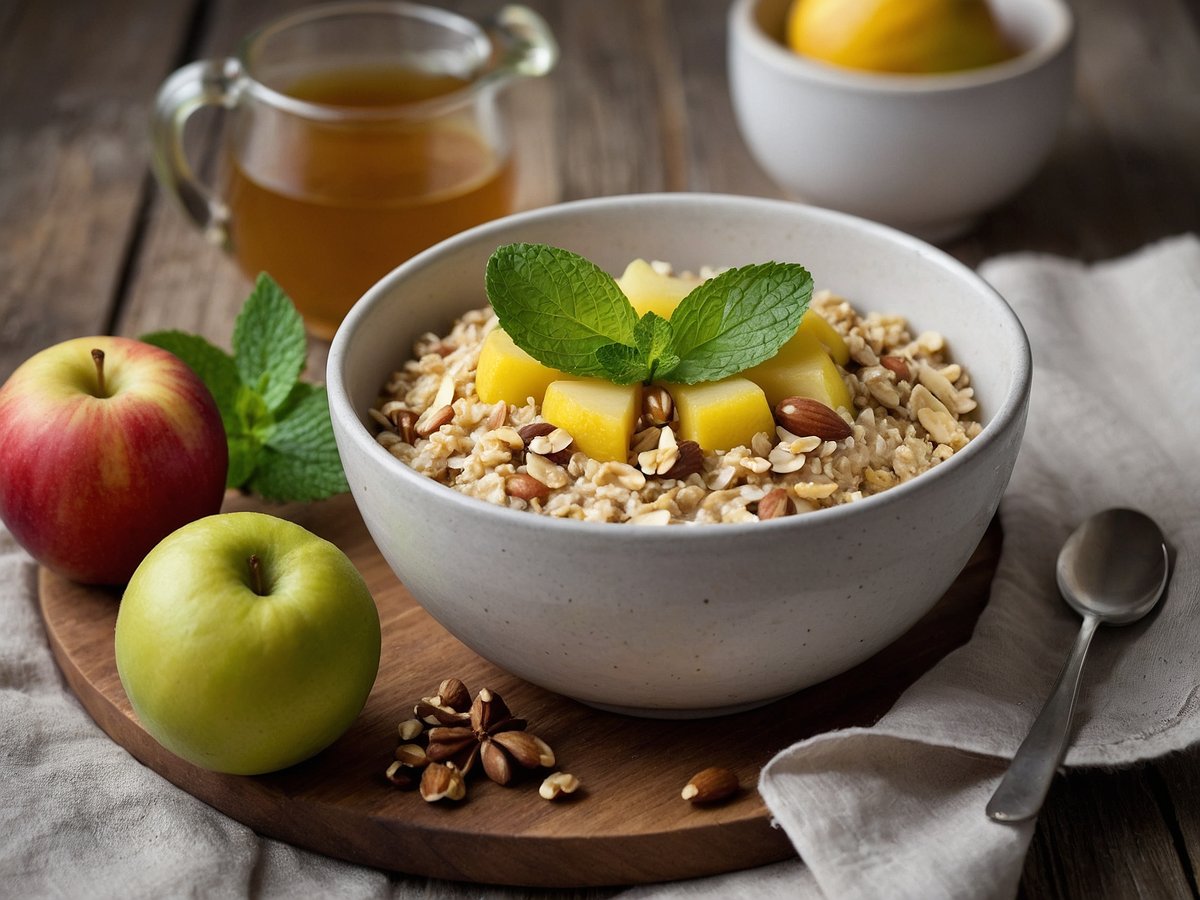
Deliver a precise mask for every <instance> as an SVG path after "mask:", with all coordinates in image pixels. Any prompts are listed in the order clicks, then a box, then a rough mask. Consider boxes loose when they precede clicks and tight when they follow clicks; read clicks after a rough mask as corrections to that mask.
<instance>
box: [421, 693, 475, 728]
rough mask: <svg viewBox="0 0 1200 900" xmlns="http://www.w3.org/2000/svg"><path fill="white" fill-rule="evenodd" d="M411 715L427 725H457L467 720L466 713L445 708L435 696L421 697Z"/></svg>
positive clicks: (439, 698)
mask: <svg viewBox="0 0 1200 900" xmlns="http://www.w3.org/2000/svg"><path fill="white" fill-rule="evenodd" d="M413 715H414V716H416V717H417V718H418V719H420V720H421V721H422V722H425V723H426V724H427V725H459V724H461V723H464V722H466V721H467V719H468V714H467V713H465V712H462V711H461V710H457V709H452V708H451V707H449V706H445V705H444V704H443V703H442V698H441V697H439V696H437V695H435V696H433V697H422V698H421V700H420V702H418V703H417V705H416V706H414V707H413Z"/></svg>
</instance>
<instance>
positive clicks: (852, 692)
mask: <svg viewBox="0 0 1200 900" xmlns="http://www.w3.org/2000/svg"><path fill="white" fill-rule="evenodd" d="M226 508H227V510H229V509H238V508H257V504H254V503H253V502H251V501H247V500H245V499H243V498H240V497H236V496H232V497H231V499H230V500H229V501H227V507H226ZM272 511H273V512H277V513H280V512H281V513H283V514H285V515H287V516H288V517H289V518H293V519H294V520H296V521H298V522H300V523H301V524H303V525H305V526H306V527H309V528H310V529H311V530H313V531H315V532H317V533H318V534H321V535H322V536H324V537H326V538H328V539H329V540H332V541H334V543H336V544H338V545H339V546H340V547H342V549H343V550H345V551H346V552H347V553H348V554H349V555H350V556H351V558H352V559H353V560H354V562H355V564H356V565H357V566H358V568H359V570H360V571H361V572H362V573H363V576H364V578H365V579H366V580H367V584H368V585H369V587H370V588H371V591H372V594H373V596H374V597H375V599H376V603H377V605H378V607H379V610H380V618H381V622H382V626H383V635H384V639H383V640H384V653H383V660H382V663H381V666H380V672H379V676H378V679H377V681H376V684H375V688H374V690H373V691H372V693H371V696H370V698H369V699H368V701H367V705H366V708H365V709H364V710H363V712H362V715H361V716H360V717H359V718H358V720H357V721H356V723H355V724H354V726H353V727H352V728H351V729H350V731H349V732H348V733H347V734H346V735H345V736H344V737H343V738H342V739H340V740H339V741H337V742H336V743H335V744H334V745H333V746H332V747H330V748H329V749H328V750H326V751H325V752H323V753H321V754H319V755H318V756H317V757H315V758H314V759H312V760H310V761H309V762H306V763H303V764H301V765H299V766H295V767H293V768H291V769H288V770H286V771H283V772H279V773H275V774H272V775H266V776H261V777H256V778H244V777H235V776H226V775H219V774H216V773H212V772H207V771H204V770H201V769H198V768H196V767H195V766H192V765H191V764H189V763H186V762H184V761H183V760H181V759H179V758H178V757H175V756H173V755H172V754H170V753H169V752H167V751H166V750H164V749H163V748H162V747H160V746H159V745H158V744H157V743H156V742H155V741H154V740H153V739H152V738H151V737H150V736H149V735H148V734H146V732H144V731H143V730H142V729H141V728H140V726H139V725H138V724H137V722H136V719H135V717H134V715H133V713H132V710H131V709H130V706H129V703H128V700H127V698H126V697H125V694H124V691H123V690H122V688H121V684H120V680H119V678H118V676H117V672H116V664H115V661H114V658H113V645H112V634H113V627H114V624H115V620H116V610H117V603H118V599H119V598H118V597H117V595H116V593H115V592H113V591H108V590H102V589H95V588H88V587H84V586H81V585H77V584H74V583H72V582H69V581H66V580H64V579H61V578H59V577H57V576H54V575H51V574H50V573H48V572H46V571H43V572H42V573H41V577H40V583H39V586H40V598H41V608H42V613H43V617H44V619H45V623H46V629H47V632H48V634H49V637H50V644H51V647H52V649H53V651H54V654H55V657H56V658H57V660H58V662H59V665H60V667H61V668H62V670H63V672H64V674H65V676H66V678H67V682H68V683H69V684H70V686H71V688H72V690H74V691H75V693H76V694H77V695H78V696H79V698H80V700H81V701H82V702H83V705H84V706H85V707H86V708H87V710H88V712H89V713H90V714H91V715H92V717H93V718H94V719H95V720H96V721H97V722H98V723H99V724H100V726H101V727H102V728H103V729H104V730H105V731H106V732H107V733H108V734H109V735H111V736H112V737H113V739H114V740H116V741H117V742H118V743H120V744H122V745H123V746H124V747H126V748H127V749H128V750H129V751H130V752H131V753H132V754H133V755H134V756H135V757H137V758H138V759H139V760H141V761H142V762H143V763H145V764H146V765H148V766H150V767H151V768H152V769H154V770H155V771H157V772H159V773H161V774H162V775H164V776H165V777H166V778H167V779H169V780H170V781H172V782H174V783H175V784H177V785H179V786H180V787H182V788H183V789H184V790H186V791H188V792H189V793H192V794H194V795H195V796H197V797H199V798H200V799H202V800H204V801H205V802H207V803H209V804H211V805H212V806H214V807H216V808H217V809H220V810H222V811H223V812H225V813H227V814H229V815H230V816H232V817H233V818H235V819H237V820H239V821H241V822H244V823H245V824H247V825H249V826H250V827H252V828H253V829H254V830H255V831H258V832H260V833H262V834H266V835H270V836H273V837H278V838H280V839H282V840H286V841H289V842H291V843H294V844H297V845H298V846H301V847H307V848H309V849H313V850H317V851H320V852H322V853H326V854H329V855H331V856H336V857H340V858H342V859H347V860H351V861H354V862H359V863H364V864H367V865H371V866H376V867H379V868H383V869H395V870H400V871H405V872H410V873H415V874H421V875H430V876H435V877H439V878H451V879H457V880H467V881H481V882H489V883H500V884H523V885H557V886H575V887H580V886H592V885H608V884H631V883H641V882H651V881H662V880H672V879H678V878H687V877H694V876H700V875H708V874H715V873H718V872H723V871H729V870H732V869H739V868H747V867H750V866H756V865H761V864H763V863H767V862H771V861H774V860H779V859H785V858H787V857H789V856H791V855H792V854H793V850H792V848H791V845H790V843H789V842H788V840H787V838H786V837H785V836H784V834H783V833H782V832H781V831H779V830H776V829H773V828H772V827H771V825H770V820H769V814H768V813H767V810H766V808H765V806H764V805H763V803H762V800H761V799H760V798H759V796H758V794H757V792H756V791H755V789H754V786H755V784H756V783H757V778H758V773H759V770H760V769H761V767H762V766H763V765H764V764H765V763H766V762H767V761H768V760H769V759H770V758H771V757H772V756H773V755H774V754H775V753H776V752H778V751H779V750H781V749H783V748H784V747H786V746H788V745H789V744H791V743H793V742H795V741H796V740H799V739H801V738H804V737H807V736H809V735H812V734H816V733H819V732H823V731H827V730H829V729H831V728H840V727H847V726H851V725H868V724H871V723H873V722H874V721H876V720H877V719H878V718H879V716H881V715H882V714H883V713H884V712H885V711H886V710H887V709H888V708H889V707H890V706H891V704H892V703H893V702H894V700H895V698H896V697H897V696H898V695H899V693H900V691H902V690H903V689H904V688H905V687H906V686H907V685H908V684H909V683H911V682H912V681H913V680H914V679H915V678H916V677H917V676H919V675H920V674H921V673H923V672H924V671H926V670H927V669H928V668H929V667H930V666H931V665H932V664H933V663H934V662H936V661H937V660H938V659H940V658H941V657H942V656H943V655H944V654H945V653H947V652H948V651H949V650H950V649H952V648H953V647H955V646H958V645H959V644H961V643H963V642H964V641H965V640H966V639H967V637H968V636H969V635H970V632H971V629H972V627H973V625H974V622H975V619H976V618H977V617H978V615H979V612H980V611H981V609H982V607H983V605H984V603H985V602H986V598H987V591H988V585H989V583H990V580H991V575H992V572H993V570H994V567H995V562H996V560H997V558H998V556H999V546H1000V536H999V529H998V526H996V525H993V526H992V528H991V529H990V530H989V531H988V533H987V535H986V536H985V539H984V541H983V542H982V543H981V545H980V547H979V549H978V550H977V551H976V553H975V555H974V557H973V558H972V560H971V562H970V563H969V564H968V566H967V568H966V570H965V571H964V572H963V574H962V575H961V576H960V578H959V580H958V581H957V582H956V583H955V585H954V586H953V587H952V588H951V590H950V591H949V592H948V593H947V595H946V596H945V597H943V598H942V599H941V600H940V601H939V603H938V604H937V605H936V606H935V607H934V609H933V610H932V611H931V612H930V613H929V615H927V616H926V617H925V618H924V619H922V620H921V622H919V623H918V624H917V625H916V626H914V627H913V629H912V630H911V631H910V632H909V633H908V634H906V635H905V636H904V637H902V638H901V639H900V640H898V641H897V642H896V643H894V644H893V645H892V646H890V647H888V648H887V649H885V650H884V651H883V652H882V653H880V654H879V655H878V656H876V657H874V658H873V659H871V660H869V661H867V662H866V663H864V664H862V665H860V666H858V667H857V668H855V669H853V670H851V671H850V672H847V673H846V674H844V675H842V676H839V677H838V678H835V679H832V680H831V681H828V682H825V683H824V684H820V685H817V686H816V687H813V688H810V689H809V690H806V691H802V692H800V693H798V694H796V695H794V696H792V697H789V698H787V699H785V700H782V701H779V702H777V703H774V704H771V705H770V706H767V707H763V708H761V709H758V710H753V711H751V712H747V713H742V714H739V715H734V716H727V717H724V718H721V719H716V720H712V719H710V720H700V721H690V722H688V721H684V722H679V721H652V720H644V719H634V718H629V717H625V716H618V715H613V714H610V713H605V712H600V711H598V710H595V709H592V708H590V707H586V706H583V705H582V704H579V703H575V702H573V701H571V700H568V699H566V698H563V697H560V696H557V695H554V694H550V693H548V692H546V691H543V690H540V689H539V688H536V687H534V686H533V685H530V684H527V683H525V682H522V681H520V680H518V679H516V678H514V677H513V676H511V675H508V674H506V673H504V672H502V671H501V670H499V669H497V668H495V667H493V666H492V665H490V664H489V663H487V662H486V661H484V660H483V659H481V658H479V657H478V656H476V655H475V654H474V653H472V652H471V651H470V650H468V649H467V648H465V647H464V646H463V645H462V644H460V643H459V642H458V641H456V640H455V639H454V638H452V637H451V636H450V635H449V634H448V633H446V632H445V631H444V630H443V629H442V628H441V627H440V626H439V625H437V624H436V623H435V622H434V621H433V620H432V619H431V618H430V617H429V616H428V615H427V614H425V612H424V611H423V610H422V609H421V608H420V607H419V606H417V605H416V603H415V602H414V601H413V599H412V597H411V596H410V595H409V594H408V592H407V591H405V590H404V588H403V587H402V586H401V585H400V584H399V582H397V581H396V579H395V577H394V576H393V575H392V574H391V572H390V570H389V569H388V568H387V565H386V564H385V563H384V561H383V559H382V557H380V556H379V554H378V553H377V552H376V550H375V548H374V546H373V544H372V543H371V540H370V537H369V536H368V535H367V533H366V529H365V528H364V527H363V525H362V522H361V520H360V519H359V517H358V514H357V512H356V510H355V508H354V505H353V503H352V502H351V500H350V498H349V497H346V496H343V497H341V498H339V499H336V500H333V501H329V502H326V503H322V504H313V505H308V506H295V507H288V508H286V509H283V510H280V509H278V508H273V509H272ZM450 675H454V676H457V677H459V678H462V679H463V680H464V681H465V682H466V683H467V685H468V686H469V687H471V688H472V689H473V690H478V689H479V688H482V687H489V688H491V689H493V690H495V691H497V692H498V693H500V694H501V695H502V696H503V697H504V698H505V700H506V701H507V702H508V704H509V705H510V707H511V708H512V709H513V711H514V712H515V713H516V714H517V715H521V716H523V717H525V718H528V719H529V720H530V723H531V726H530V727H531V730H533V731H534V732H535V733H536V734H538V735H539V736H541V737H542V738H543V739H545V740H546V741H547V742H549V743H550V745H551V746H552V747H554V748H555V752H556V754H557V756H558V760H559V766H558V767H559V768H561V769H563V770H565V771H569V772H572V773H573V774H575V775H577V776H578V777H579V778H580V779H581V780H582V781H583V783H584V786H585V787H584V790H583V791H582V792H581V793H578V794H576V795H574V796H573V797H572V798H570V799H569V800H568V801H567V802H564V803H553V804H551V803H547V802H545V801H543V800H541V799H540V798H539V797H538V796H537V793H536V788H537V784H538V780H537V779H536V778H533V779H526V781H525V782H524V783H522V784H520V785H519V786H517V787H515V788H501V787H499V786H497V785H494V784H492V783H491V782H489V781H487V780H486V779H475V780H473V781H472V782H471V787H470V792H469V796H468V799H467V801H465V802H464V803H463V804H462V805H461V806H451V807H444V806H433V805H430V804H427V803H425V802H423V801H422V800H421V798H420V797H419V796H418V795H417V794H415V793H412V792H401V791H398V790H396V789H395V788H393V787H391V786H390V785H388V784H387V782H386V781H385V780H384V779H383V776H382V773H383V770H384V769H385V768H386V767H387V765H388V763H389V762H390V761H391V756H392V751H393V750H394V749H395V746H396V744H397V743H398V740H397V734H396V725H397V723H398V722H400V721H401V720H403V719H406V718H410V717H411V708H412V704H413V703H414V702H415V701H416V700H417V699H418V698H419V697H421V696H425V695H428V694H430V693H432V692H433V691H434V690H435V689H436V686H437V684H438V683H439V682H440V681H441V680H442V679H443V678H445V677H448V676H450ZM711 765H722V766H726V767H728V768H730V769H732V770H733V771H735V772H736V773H737V775H738V778H739V781H740V783H741V786H742V790H741V792H740V794H739V795H738V796H737V797H735V798H734V799H733V800H732V801H731V802H729V803H727V804H723V805H720V806H717V807H714V808H708V809H705V808H696V807H692V806H691V805H690V804H688V803H686V802H684V801H683V800H682V799H680V797H679V791H680V789H681V788H682V787H683V785H684V784H686V783H687V780H688V779H689V778H690V776H691V775H693V774H694V773H696V772H698V771H699V770H701V769H703V768H706V767H708V766H711Z"/></svg>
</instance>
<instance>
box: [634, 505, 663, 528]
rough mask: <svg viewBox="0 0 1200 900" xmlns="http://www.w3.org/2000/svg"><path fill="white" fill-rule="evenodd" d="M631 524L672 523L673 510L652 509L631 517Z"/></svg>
mask: <svg viewBox="0 0 1200 900" xmlns="http://www.w3.org/2000/svg"><path fill="white" fill-rule="evenodd" d="M628 523H629V524H630V525H670V524H671V511H670V510H669V509H652V510H650V511H648V512H642V513H638V514H637V515H633V516H630V517H629V522H628Z"/></svg>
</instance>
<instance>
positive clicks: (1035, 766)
mask: <svg viewBox="0 0 1200 900" xmlns="http://www.w3.org/2000/svg"><path fill="white" fill-rule="evenodd" d="M1169 576H1170V566H1169V558H1168V556H1167V544H1166V540H1165V539H1164V538H1163V533H1162V530H1161V529H1160V528H1159V527H1158V525H1157V524H1156V523H1155V522H1154V520H1153V519H1151V518H1150V517H1149V516H1147V515H1145V514H1143V513H1140V512H1138V511H1137V510H1133V509H1106V510H1104V511H1103V512H1099V513H1096V514H1095V515H1094V516H1092V517H1091V518H1089V519H1087V521H1085V522H1084V523H1083V524H1082V525H1080V526H1079V527H1078V528H1076V529H1075V531H1074V532H1072V534H1071V536H1070V537H1069V538H1067V540H1066V543H1064V544H1063V547H1062V550H1060V551H1059V554H1058V565H1057V567H1056V577H1057V580H1058V588H1059V591H1061V592H1062V595H1063V599H1064V600H1066V601H1067V603H1068V604H1069V605H1070V606H1071V608H1072V609H1074V610H1075V611H1076V612H1078V613H1079V614H1080V615H1082V616H1083V624H1082V625H1081V626H1080V628H1079V635H1078V637H1076V638H1075V646H1074V647H1072V648H1071V654H1070V656H1068V657H1067V662H1066V664H1065V665H1064V666H1063V669H1062V672H1060V673H1059V676H1058V681H1057V682H1056V683H1055V685H1054V690H1053V691H1051V693H1050V699H1048V700H1047V701H1046V705H1045V706H1043V707H1042V711H1041V712H1040V713H1038V717H1037V719H1036V720H1035V721H1034V723H1033V727H1032V728H1030V729H1029V734H1028V735H1027V736H1026V738H1025V740H1024V741H1022V742H1021V746H1020V747H1019V748H1018V749H1017V754H1016V756H1014V757H1013V761H1012V764H1011V765H1010V766H1009V767H1008V771H1007V772H1005V773H1004V778H1003V779H1002V780H1001V782H1000V786H999V787H998V788H996V793H994V794H993V795H992V799H991V800H990V801H989V802H988V805H987V814H988V817H989V818H992V819H995V820H996V821H998V822H1023V821H1025V820H1027V819H1031V818H1033V817H1034V816H1036V815H1037V814H1038V810H1040V809H1041V808H1042V802H1043V801H1044V800H1045V799H1046V793H1047V792H1048V791H1049V790H1050V782H1051V781H1053V780H1054V772H1055V770H1056V769H1057V768H1058V764H1059V763H1061V762H1062V759H1063V756H1065V755H1066V752H1067V744H1068V743H1069V741H1070V736H1071V714H1072V713H1073V712H1074V710H1075V697H1076V695H1077V694H1078V692H1079V675H1080V673H1081V672H1082V671H1083V661H1084V659H1085V658H1086V657H1087V651H1088V647H1089V646H1090V645H1091V643H1092V635H1094V634H1095V633H1096V628H1097V627H1099V626H1100V624H1101V623H1104V624H1108V625H1127V624H1129V623H1130V622H1136V621H1137V620H1138V619H1140V618H1142V617H1143V616H1144V615H1146V613H1148V612H1150V610H1152V609H1153V608H1154V606H1155V604H1157V603H1158V601H1159V598H1160V597H1162V595H1163V593H1164V591H1165V590H1166V587H1167V580H1168V578H1169Z"/></svg>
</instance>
